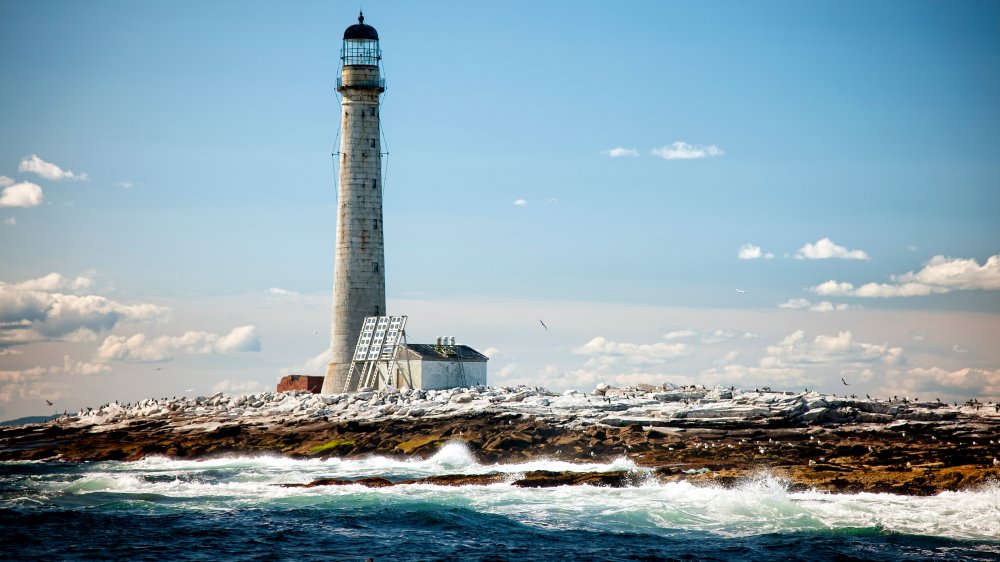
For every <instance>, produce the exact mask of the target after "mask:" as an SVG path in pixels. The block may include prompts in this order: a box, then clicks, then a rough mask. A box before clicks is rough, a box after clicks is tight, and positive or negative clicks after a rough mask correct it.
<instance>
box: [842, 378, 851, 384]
mask: <svg viewBox="0 0 1000 562" xmlns="http://www.w3.org/2000/svg"><path fill="white" fill-rule="evenodd" d="M840 382H842V383H844V386H851V385H849V384H847V381H845V380H844V377H840Z"/></svg>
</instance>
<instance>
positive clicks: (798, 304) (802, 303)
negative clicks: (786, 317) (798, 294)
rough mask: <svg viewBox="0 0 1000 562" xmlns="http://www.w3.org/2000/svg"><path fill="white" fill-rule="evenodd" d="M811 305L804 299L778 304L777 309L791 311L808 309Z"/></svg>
mask: <svg viewBox="0 0 1000 562" xmlns="http://www.w3.org/2000/svg"><path fill="white" fill-rule="evenodd" d="M810 304H812V303H811V302H809V301H808V300H806V299H788V300H787V301H785V302H783V303H780V304H779V305H778V308H790V309H792V310H798V309H800V308H809V305H810Z"/></svg>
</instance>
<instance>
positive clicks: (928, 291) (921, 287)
mask: <svg viewBox="0 0 1000 562" xmlns="http://www.w3.org/2000/svg"><path fill="white" fill-rule="evenodd" d="M891 279H892V283H866V284H864V285H861V286H860V287H855V286H854V285H853V284H852V283H847V282H837V281H834V280H830V281H826V282H825V283H821V284H819V285H817V286H815V287H812V288H810V291H812V292H814V293H816V294H818V295H824V296H849V297H866V298H887V297H919V296H927V295H933V294H941V293H950V292H952V291H975V290H983V291H996V290H1000V254H997V255H994V256H990V257H989V258H987V259H986V262H985V263H984V264H983V265H979V264H978V263H977V262H976V260H974V259H960V258H948V257H945V256H934V257H933V258H931V260H930V261H928V262H927V263H926V264H925V265H924V267H923V269H921V270H920V271H917V272H912V271H910V272H907V273H904V274H902V275H893V276H892V277H891Z"/></svg>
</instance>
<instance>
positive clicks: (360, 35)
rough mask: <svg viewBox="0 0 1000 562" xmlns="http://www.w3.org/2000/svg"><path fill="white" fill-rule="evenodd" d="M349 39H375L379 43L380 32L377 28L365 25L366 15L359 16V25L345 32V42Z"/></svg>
mask: <svg viewBox="0 0 1000 562" xmlns="http://www.w3.org/2000/svg"><path fill="white" fill-rule="evenodd" d="M347 39H374V40H375V41H378V32H377V31H375V28H374V27H372V26H370V25H368V24H367V23H365V14H364V13H360V14H358V23H356V24H354V25H352V26H351V27H348V28H347V29H345V30H344V40H345V41H346V40H347Z"/></svg>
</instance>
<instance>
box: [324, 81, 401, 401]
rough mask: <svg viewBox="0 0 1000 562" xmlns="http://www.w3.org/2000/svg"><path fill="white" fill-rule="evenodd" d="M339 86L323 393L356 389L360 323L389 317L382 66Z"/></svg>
mask: <svg viewBox="0 0 1000 562" xmlns="http://www.w3.org/2000/svg"><path fill="white" fill-rule="evenodd" d="M341 83H342V86H341V88H340V92H341V94H342V96H343V99H342V102H341V141H340V156H339V158H340V181H339V182H338V193H337V246H336V256H335V265H334V288H333V329H332V340H331V353H332V355H331V358H330V364H329V366H328V368H327V372H326V380H325V382H324V383H323V393H324V394H332V393H338V392H344V391H345V390H348V391H353V390H356V389H357V385H356V383H357V380H355V381H353V384H352V385H351V386H352V387H353V388H346V389H345V383H346V381H347V373H348V370H349V369H350V362H351V359H352V356H353V354H354V347H355V345H356V344H357V341H358V335H359V334H360V332H361V325H362V323H363V322H364V319H365V317H366V316H377V315H384V314H385V313H386V310H385V250H384V241H383V237H382V156H381V150H382V147H381V138H380V135H379V93H380V92H381V91H382V88H381V87H379V85H378V83H379V71H378V67H372V66H345V67H344V68H343V70H342V72H341Z"/></svg>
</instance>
